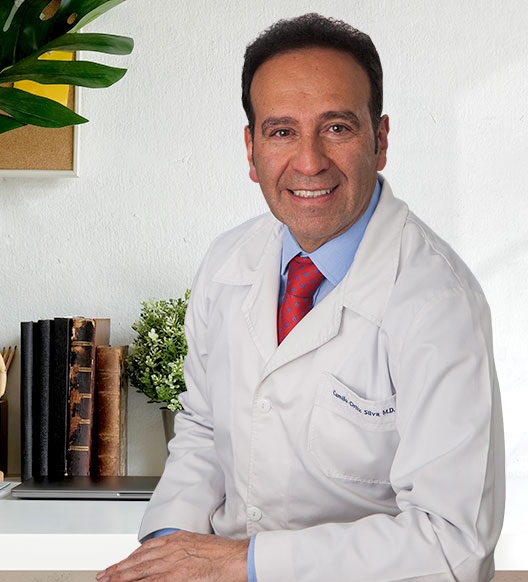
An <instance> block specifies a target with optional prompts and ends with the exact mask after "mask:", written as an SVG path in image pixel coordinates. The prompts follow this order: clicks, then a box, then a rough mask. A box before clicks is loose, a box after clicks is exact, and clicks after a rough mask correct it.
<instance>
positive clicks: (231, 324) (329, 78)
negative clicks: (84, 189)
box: [99, 14, 504, 582]
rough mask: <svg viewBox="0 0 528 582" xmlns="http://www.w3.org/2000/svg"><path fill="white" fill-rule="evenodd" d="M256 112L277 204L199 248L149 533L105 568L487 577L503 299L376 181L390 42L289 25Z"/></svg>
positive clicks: (321, 577) (135, 573)
mask: <svg viewBox="0 0 528 582" xmlns="http://www.w3.org/2000/svg"><path fill="white" fill-rule="evenodd" d="M243 103H244V106H245V109H246V113H247V115H248V121H249V124H248V127H246V129H245V140H246V145H247V153H248V160H249V165H250V177H251V179H252V180H254V181H256V182H259V184H260V187H261V189H262V192H263V194H264V196H265V198H266V201H267V203H268V205H269V207H270V210H271V212H272V214H273V216H272V215H270V214H267V215H264V216H261V217H258V218H256V219H254V220H252V221H249V222H248V223H246V224H243V225H242V226H240V227H238V228H236V229H234V230H233V231H231V232H228V233H226V234H224V235H222V236H221V237H219V238H218V239H217V241H215V243H214V244H213V245H212V247H211V248H210V250H209V252H208V253H207V255H206V257H205V259H204V262H203V264H202V266H201V268H200V270H199V272H198V275H197V277H196V280H195V283H194V286H193V292H192V297H191V302H190V306H189V312H188V318H187V322H186V323H187V338H188V341H189V355H188V357H187V360H186V382H187V388H188V392H187V393H186V394H185V395H184V396H182V403H183V405H184V408H185V412H184V413H182V414H179V415H178V416H177V418H176V426H175V429H176V437H175V438H174V439H173V440H172V441H171V443H170V445H169V449H170V456H169V459H168V461H167V465H166V468H165V472H164V474H163V477H162V479H161V481H160V484H159V486H158V488H157V489H156V491H155V492H154V495H153V497H152V500H151V502H150V504H149V506H148V508H147V511H146V513H145V517H144V520H143V523H142V526H141V531H140V539H141V540H142V541H143V542H144V543H143V545H142V546H141V547H140V548H139V549H138V550H136V552H134V553H133V554H132V555H131V556H130V557H129V558H127V559H126V560H124V561H123V562H121V563H120V564H118V565H116V566H113V567H111V568H109V569H108V570H107V571H105V573H104V577H103V576H100V577H99V580H111V581H112V582H115V581H121V580H171V581H179V580H182V581H183V580H185V581H191V580H218V581H223V580H226V581H230V582H236V581H239V580H240V581H245V580H248V579H249V580H250V581H253V580H258V582H271V581H280V582H290V581H291V582H293V581H299V582H301V581H302V582H322V581H330V582H345V581H346V582H351V581H360V580H361V581H368V582H381V581H389V580H399V581H400V580H413V581H417V580H424V581H425V580H427V581H435V582H436V581H438V582H440V581H453V580H460V581H464V582H482V581H489V580H491V578H492V577H493V571H494V567H493V550H494V547H495V544H496V542H497V539H498V536H499V533H500V529H501V524H502V516H503V505H504V453H503V434H502V421H501V412H500V398H499V390H498V385H497V380H496V375H495V369H494V363H493V355H492V344H491V329H490V318H489V313H488V307H487V304H486V301H485V298H484V296H483V293H482V290H481V288H480V287H479V285H478V283H477V282H476V280H475V279H474V277H473V276H472V274H471V273H470V272H469V270H468V269H467V267H466V266H465V265H464V263H463V262H462V261H461V260H460V259H459V258H458V257H457V256H456V254H455V253H454V252H453V250H452V249H451V248H450V247H449V246H448V245H447V244H446V243H445V242H443V241H442V240H441V239H439V238H438V237H437V236H436V235H435V234H434V233H433V232H432V231H431V230H430V229H429V228H428V227H427V226H426V225H425V224H423V223H422V222H421V221H420V220H419V219H418V218H417V217H416V216H415V215H413V214H412V213H411V212H410V211H409V210H408V208H407V206H406V205H405V204H404V203H403V202H401V201H400V200H397V199H396V198H394V196H393V195H392V192H391V189H390V187H389V185H388V182H387V180H385V179H384V178H383V177H382V176H381V175H380V174H378V172H379V171H381V170H382V169H383V168H384V166H385V163H386V154H387V147H388V141H387V135H388V132H389V121H388V118H387V116H386V115H383V116H382V115H381V112H382V72H381V65H380V62H379V57H378V55H377V52H376V49H375V48H374V46H373V44H372V42H371V41H370V38H369V37H368V36H366V35H364V34H363V33H360V32H359V31H357V30H355V29H352V28H351V27H349V26H348V25H346V24H345V23H342V22H339V21H332V20H328V19H325V18H322V17H320V16H318V15H314V14H310V15H305V16H303V17H300V18H297V19H293V20H291V21H281V22H279V23H277V24H276V25H275V26H274V27H272V28H271V29H269V30H268V31H266V32H265V33H264V34H263V35H261V36H260V37H259V38H258V39H257V40H256V41H255V42H254V43H253V44H252V45H250V46H249V47H248V49H247V51H246V58H245V64H244V71H243ZM423 190H424V196H427V184H426V181H423ZM312 306H313V307H312ZM167 528H169V529H167ZM172 528H181V530H184V531H176V533H171V532H174V531H175V530H174V529H172ZM152 536H159V537H155V538H154V539H149V538H151V537H152ZM145 540H147V541H145Z"/></svg>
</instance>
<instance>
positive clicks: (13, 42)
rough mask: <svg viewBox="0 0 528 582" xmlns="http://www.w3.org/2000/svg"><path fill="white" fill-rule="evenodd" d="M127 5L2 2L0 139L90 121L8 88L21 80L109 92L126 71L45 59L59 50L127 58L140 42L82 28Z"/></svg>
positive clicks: (84, 0)
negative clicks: (17, 132) (26, 127)
mask: <svg viewBox="0 0 528 582" xmlns="http://www.w3.org/2000/svg"><path fill="white" fill-rule="evenodd" d="M123 1H124V0H51V1H50V0H2V2H1V3H0V110H1V111H2V113H0V134H1V133H3V132H6V131H11V130H13V129H17V128H19V127H23V126H24V125H38V126H41V127H50V128H57V127H65V126H68V125H76V124H79V123H86V122H87V121H88V120H87V119H86V118H84V117H82V116H81V115H78V114H77V113H75V112H73V111H72V110H70V109H68V107H65V106H64V105H61V104H60V103H58V102H56V101H54V100H52V99H48V98H47V97H42V96H39V95H33V94H32V93H29V92H27V91H24V90H21V89H18V88H15V87H11V86H6V85H9V84H11V83H13V82H16V81H36V82H38V83H41V84H60V85H79V86H82V87H96V88H101V87H109V86H110V85H112V84H114V83H115V82H117V81H119V79H121V77H123V75H124V74H125V73H126V69H122V68H117V67H109V66H107V65H102V64H100V63H93V62H90V61H78V60H73V61H59V60H45V59H43V55H45V53H49V52H53V51H67V52H68V51H72V52H73V51H79V50H83V51H84V50H85V51H96V52H100V53H111V54H118V55H126V54H129V53H130V52H131V51H132V48H133V46H134V41H133V40H132V39H131V38H128V37H125V36H116V35H112V34H96V33H80V32H78V31H79V30H80V28H81V27H83V26H84V25H86V24H88V23H89V22H91V21H92V20H94V19H95V18H97V17H98V16H100V15H101V14H103V13H104V12H106V11H108V10H110V9H111V8H113V7H114V6H117V5H118V4H120V3H122V2H123Z"/></svg>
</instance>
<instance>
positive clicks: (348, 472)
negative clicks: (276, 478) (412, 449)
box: [308, 374, 399, 484]
mask: <svg viewBox="0 0 528 582" xmlns="http://www.w3.org/2000/svg"><path fill="white" fill-rule="evenodd" d="M395 420H396V396H395V395H392V396H390V397H389V398H386V399H384V400H366V399H364V398H361V397H360V396H358V395H357V394H356V393H355V392H354V390H352V389H351V388H349V387H348V386H345V385H344V384H343V383H341V382H340V381H339V380H338V379H337V378H335V377H334V376H332V375H331V374H324V375H323V376H322V378H321V383H320V384H319V386H318V388H317V396H316V400H315V403H314V406H313V409H312V413H311V417H310V426H309V431H308V434H309V436H308V450H309V452H310V454H311V455H312V458H313V460H314V461H315V463H316V465H317V466H318V467H319V469H320V470H321V471H322V472H323V473H324V474H325V475H326V476H327V477H331V478H334V479H347V480H350V481H361V482H365V483H382V484H390V481H389V473H390V468H391V464H392V460H393V458H394V454H395V451H396V447H397V446H398V442H399V437H398V433H397V431H396V424H395Z"/></svg>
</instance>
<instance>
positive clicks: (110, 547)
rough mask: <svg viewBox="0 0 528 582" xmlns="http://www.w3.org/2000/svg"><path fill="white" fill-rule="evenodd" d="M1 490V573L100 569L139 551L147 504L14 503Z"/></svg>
mask: <svg viewBox="0 0 528 582" xmlns="http://www.w3.org/2000/svg"><path fill="white" fill-rule="evenodd" d="M16 484H17V483H12V484H11V485H9V486H8V487H6V488H4V489H1V490H0V564H1V566H0V568H1V569H2V570H102V569H104V568H106V567H107V566H109V565H110V564H113V563H115V562H118V561H119V560H122V559H123V558H125V557H126V556H128V555H129V554H130V553H131V552H132V551H134V550H135V549H136V548H137V547H138V546H139V542H138V541H137V534H138V531H139V526H140V524H141V519H142V517H143V513H144V511H145V508H146V506H147V502H146V501H78V500H69V501H53V500H38V499H34V500H25V499H15V498H13V497H12V496H11V495H10V490H11V488H12V487H14V486H15V485H16Z"/></svg>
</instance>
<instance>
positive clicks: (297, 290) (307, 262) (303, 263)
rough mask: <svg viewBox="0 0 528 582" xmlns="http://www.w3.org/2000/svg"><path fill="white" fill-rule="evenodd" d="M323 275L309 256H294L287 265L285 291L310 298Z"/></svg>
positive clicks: (295, 295)
mask: <svg viewBox="0 0 528 582" xmlns="http://www.w3.org/2000/svg"><path fill="white" fill-rule="evenodd" d="M323 279H324V275H323V274H322V273H321V271H319V269H318V268H317V267H316V266H315V265H314V264H313V262H312V259H310V258H309V257H294V258H293V259H292V260H291V261H290V264H289V267H288V281H287V283H286V292H287V293H288V294H290V295H293V296H294V297H304V298H305V299H311V298H312V297H313V294H314V293H315V290H316V289H317V287H319V285H320V284H321V282H322V280H323Z"/></svg>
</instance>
